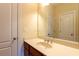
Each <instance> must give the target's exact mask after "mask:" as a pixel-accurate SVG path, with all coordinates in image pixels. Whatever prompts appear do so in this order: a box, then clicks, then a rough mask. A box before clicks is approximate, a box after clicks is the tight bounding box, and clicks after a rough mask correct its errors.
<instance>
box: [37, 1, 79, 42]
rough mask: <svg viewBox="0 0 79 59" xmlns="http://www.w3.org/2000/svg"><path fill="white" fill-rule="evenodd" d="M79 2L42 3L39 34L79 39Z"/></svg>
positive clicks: (64, 38) (39, 11)
mask: <svg viewBox="0 0 79 59" xmlns="http://www.w3.org/2000/svg"><path fill="white" fill-rule="evenodd" d="M78 13H79V4H74V3H58V4H57V3H55V4H53V3H46V4H44V3H40V4H39V9H38V36H40V37H53V38H60V39H63V40H69V41H74V42H78V41H79V14H78Z"/></svg>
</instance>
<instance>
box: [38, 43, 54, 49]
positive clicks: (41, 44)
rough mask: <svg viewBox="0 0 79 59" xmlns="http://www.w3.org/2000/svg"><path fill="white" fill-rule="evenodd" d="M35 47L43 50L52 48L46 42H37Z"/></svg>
mask: <svg viewBox="0 0 79 59" xmlns="http://www.w3.org/2000/svg"><path fill="white" fill-rule="evenodd" d="M37 45H39V46H42V47H44V48H52V46H51V44H49V43H46V42H37Z"/></svg>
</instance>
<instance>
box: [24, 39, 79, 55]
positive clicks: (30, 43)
mask: <svg viewBox="0 0 79 59" xmlns="http://www.w3.org/2000/svg"><path fill="white" fill-rule="evenodd" d="M42 43H44V44H46V43H45V42H44V40H43V39H40V38H36V39H26V40H24V55H25V56H78V55H79V49H76V48H72V47H68V46H65V45H62V44H58V43H55V42H53V43H50V44H47V45H44V44H42ZM50 46H51V47H50Z"/></svg>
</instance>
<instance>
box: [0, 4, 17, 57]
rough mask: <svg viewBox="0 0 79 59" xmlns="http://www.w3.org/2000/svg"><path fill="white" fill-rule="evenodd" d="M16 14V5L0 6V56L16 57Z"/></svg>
mask: <svg viewBox="0 0 79 59" xmlns="http://www.w3.org/2000/svg"><path fill="white" fill-rule="evenodd" d="M16 13H17V5H16V4H8V3H6V4H5V3H2V4H0V56H11V55H17V14H16Z"/></svg>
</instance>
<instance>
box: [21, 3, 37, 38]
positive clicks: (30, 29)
mask: <svg viewBox="0 0 79 59" xmlns="http://www.w3.org/2000/svg"><path fill="white" fill-rule="evenodd" d="M22 20H23V37H24V38H27V39H29V38H36V37H37V4H34V3H29V4H28V3H27V4H22Z"/></svg>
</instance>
